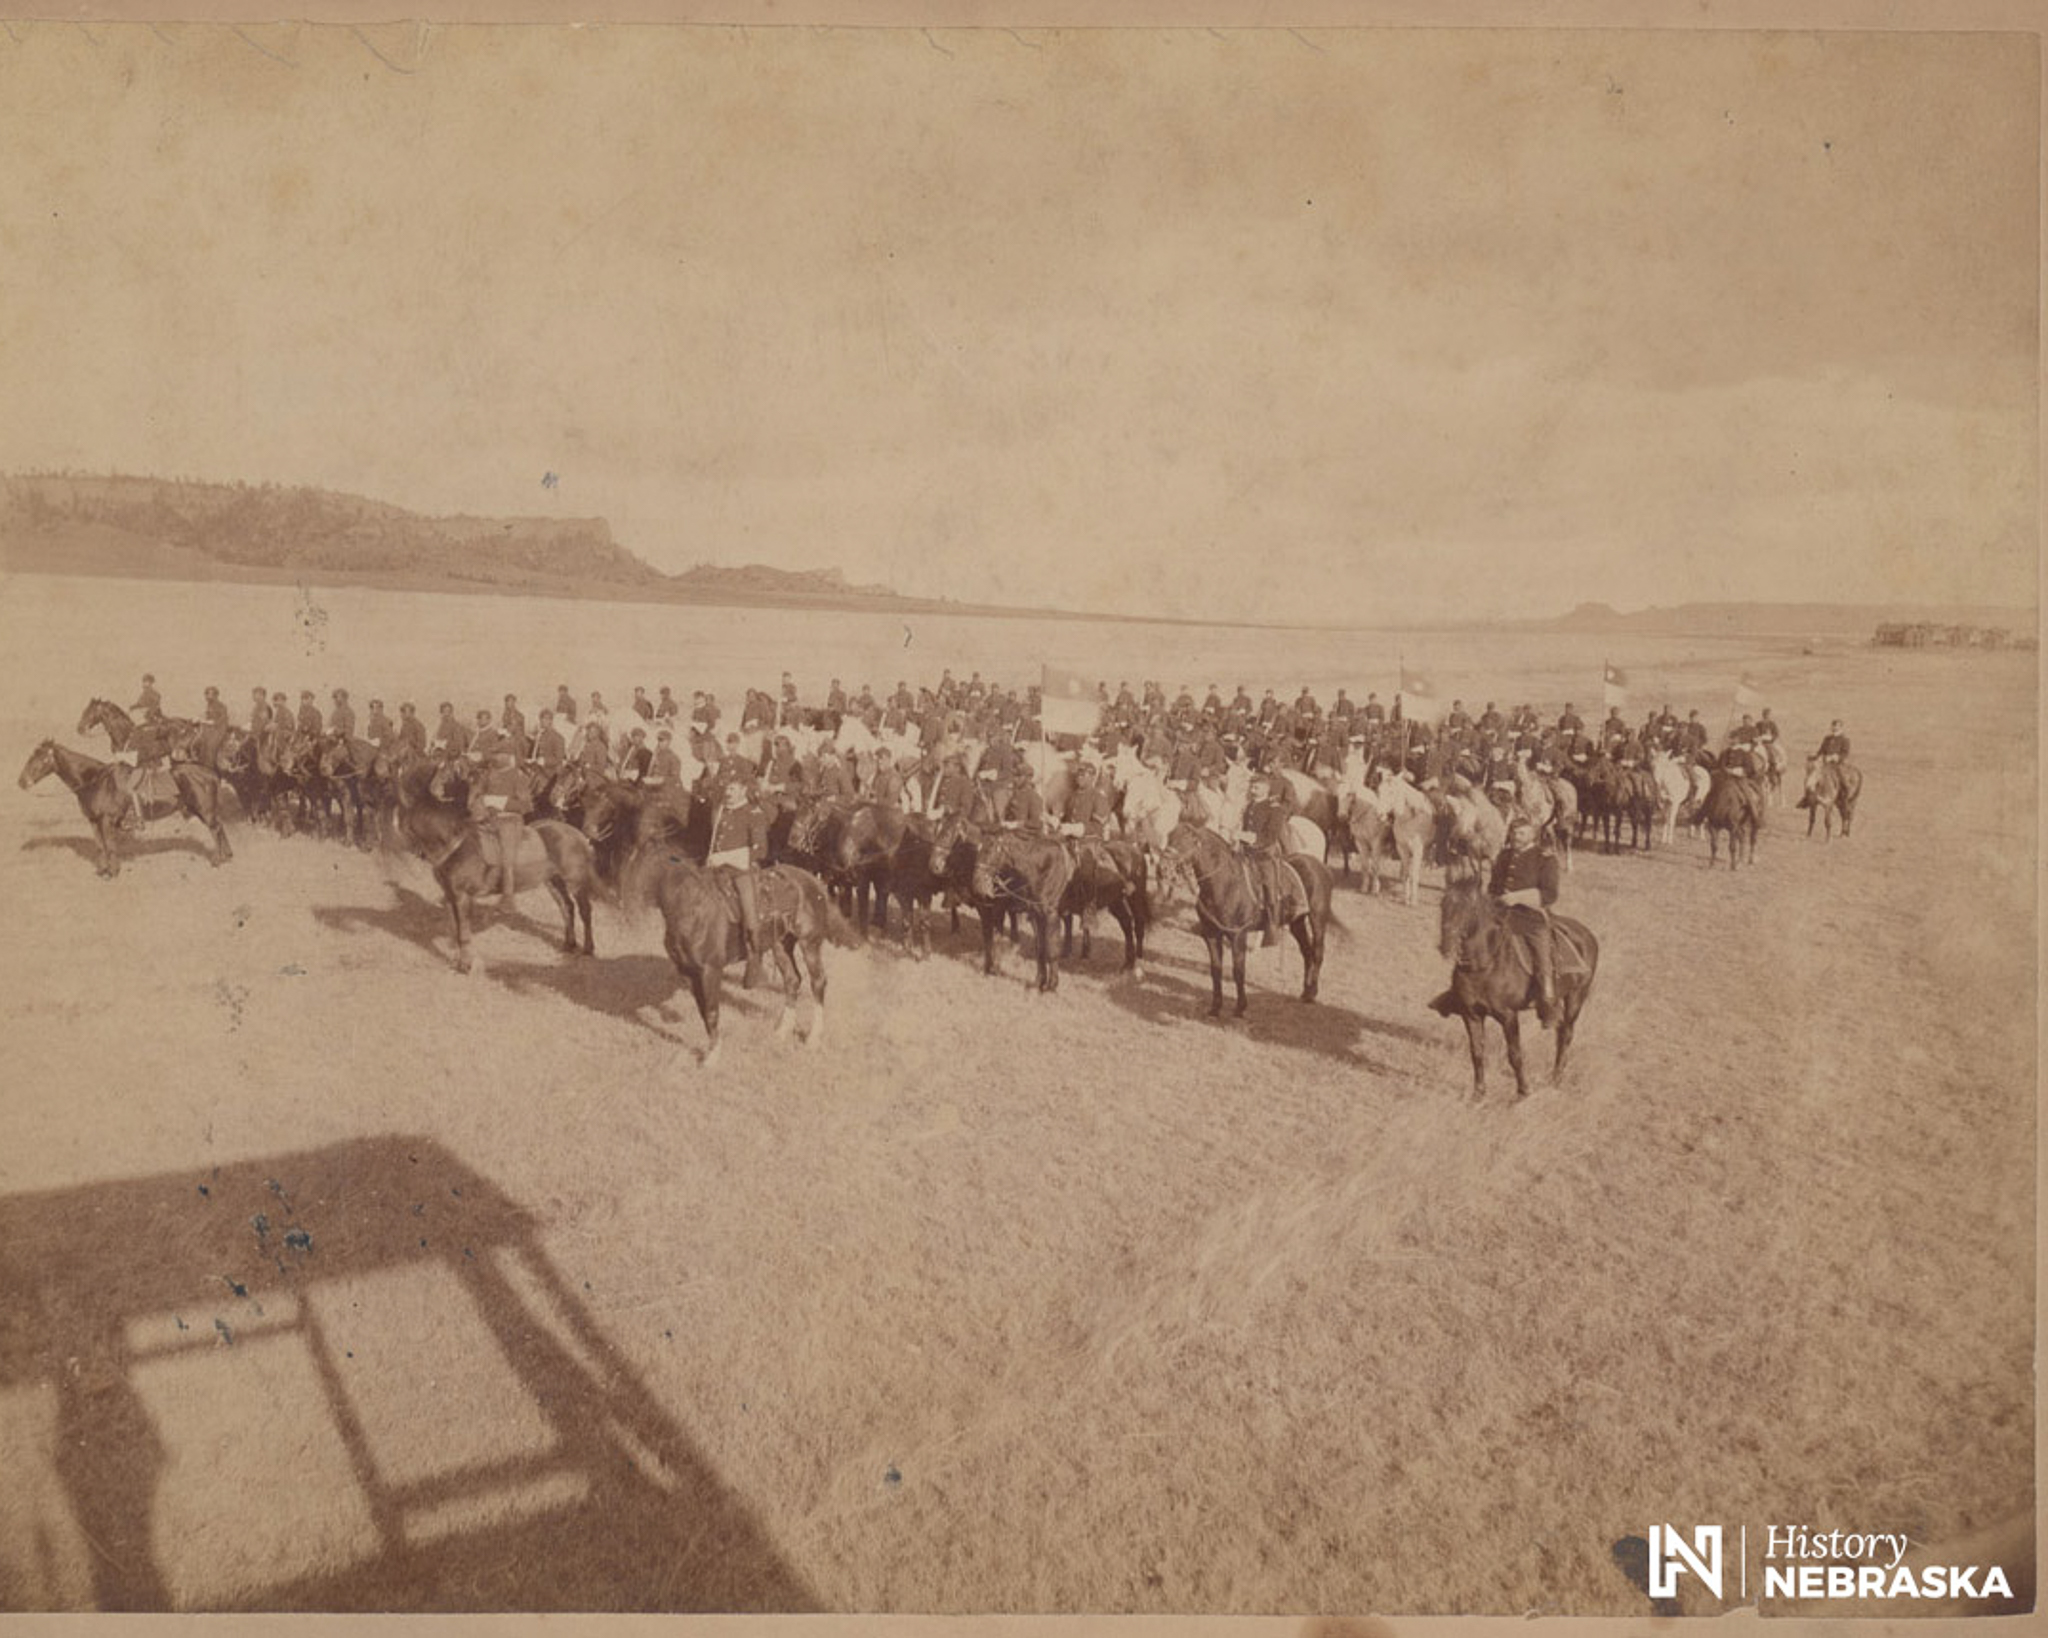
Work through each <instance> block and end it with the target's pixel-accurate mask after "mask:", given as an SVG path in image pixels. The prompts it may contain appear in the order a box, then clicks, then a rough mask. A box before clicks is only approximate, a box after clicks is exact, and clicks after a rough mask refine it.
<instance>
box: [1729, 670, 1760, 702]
mask: <svg viewBox="0 0 2048 1638" xmlns="http://www.w3.org/2000/svg"><path fill="white" fill-rule="evenodd" d="M1763 702H1764V693H1763V690H1762V689H1761V688H1759V687H1757V685H1756V684H1755V683H1753V682H1751V681H1750V680H1749V673H1748V672H1747V671H1745V672H1743V674H1742V681H1740V682H1739V683H1737V684H1736V685H1735V709H1736V710H1738V711H1754V710H1755V709H1756V708H1757V707H1758V706H1760V705H1762V704H1763Z"/></svg>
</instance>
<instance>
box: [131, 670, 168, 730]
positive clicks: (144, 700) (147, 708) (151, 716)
mask: <svg viewBox="0 0 2048 1638" xmlns="http://www.w3.org/2000/svg"><path fill="white" fill-rule="evenodd" d="M128 709H129V710H131V711H135V712H139V713H140V714H141V717H142V720H143V721H144V722H155V721H156V720H157V719H158V718H159V717H161V716H162V715H163V714H164V701H163V696H162V695H161V694H159V693H158V692H157V691H156V678H154V677H152V676H150V675H149V674H148V673H147V672H145V673H143V677H142V692H141V693H140V694H137V695H136V696H135V703H134V704H133V705H131V706H129V707H128Z"/></svg>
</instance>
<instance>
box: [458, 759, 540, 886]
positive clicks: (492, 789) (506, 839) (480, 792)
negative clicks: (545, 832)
mask: <svg viewBox="0 0 2048 1638" xmlns="http://www.w3.org/2000/svg"><path fill="white" fill-rule="evenodd" d="M532 811H533V798H532V797H531V796H530V795H528V793H527V789H526V780H525V779H524V778H523V777H522V776H521V774H520V772H519V767H518V764H517V763H515V762H514V761H513V759H512V752H511V750H510V749H509V748H507V747H505V746H504V745H503V744H502V743H501V744H500V746H499V748H498V749H497V750H496V751H495V752H493V753H492V755H491V757H490V760H489V762H488V763H487V764H486V766H485V767H484V768H483V770H482V772H481V773H480V774H479V775H478V777H477V779H476V782H475V783H474V784H473V785H471V787H470V792H469V816H470V818H472V819H473V820H475V821H476V822H477V825H478V826H479V828H481V829H484V830H486V831H488V832H489V833H490V834H492V835H494V836H495V837H496V838H497V842H498V904H499V907H500V908H501V909H503V910H504V911H505V912H506V913H507V914H508V915H509V914H510V913H511V910H512V906H513V903H514V901H515V900H516V898H517V896H518V879H517V878H518V875H519V844H520V841H521V839H522V838H523V837H524V836H525V834H526V816H527V815H528V814H529V813H531V812H532Z"/></svg>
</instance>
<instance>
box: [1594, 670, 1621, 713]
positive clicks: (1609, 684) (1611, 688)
mask: <svg viewBox="0 0 2048 1638" xmlns="http://www.w3.org/2000/svg"><path fill="white" fill-rule="evenodd" d="M1600 694H1601V698H1602V701H1603V703H1604V704H1605V705H1606V706H1607V707H1608V708H1609V709H1610V710H1612V709H1613V708H1614V707H1615V706H1617V705H1626V704H1628V673H1627V672H1626V671H1624V670H1622V669H1621V667H1620V666H1618V665H1602V666H1601V668H1600Z"/></svg>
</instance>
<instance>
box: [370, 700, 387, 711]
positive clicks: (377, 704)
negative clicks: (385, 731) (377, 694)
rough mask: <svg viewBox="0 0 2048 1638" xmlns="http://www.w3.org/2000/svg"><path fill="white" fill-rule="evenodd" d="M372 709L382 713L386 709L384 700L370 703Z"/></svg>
mask: <svg viewBox="0 0 2048 1638" xmlns="http://www.w3.org/2000/svg"><path fill="white" fill-rule="evenodd" d="M370 709H371V710H372V711H381V710H383V709H384V702H383V701H382V700H372V701H370Z"/></svg>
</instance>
